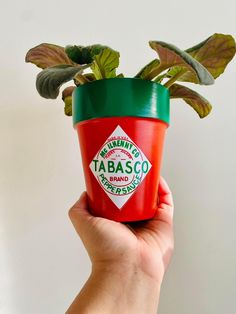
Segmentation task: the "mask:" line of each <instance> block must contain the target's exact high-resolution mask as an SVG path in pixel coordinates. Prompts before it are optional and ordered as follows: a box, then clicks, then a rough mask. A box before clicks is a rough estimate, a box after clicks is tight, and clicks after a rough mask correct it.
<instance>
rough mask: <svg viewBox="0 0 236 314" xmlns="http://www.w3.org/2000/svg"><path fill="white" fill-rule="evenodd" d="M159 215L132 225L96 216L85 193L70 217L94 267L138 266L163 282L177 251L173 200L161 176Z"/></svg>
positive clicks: (71, 210) (71, 211) (70, 212)
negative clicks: (89, 208) (174, 247)
mask: <svg viewBox="0 0 236 314" xmlns="http://www.w3.org/2000/svg"><path fill="white" fill-rule="evenodd" d="M158 195H159V204H158V208H157V213H156V216H155V217H154V218H153V219H152V220H149V221H142V222H134V223H130V224H124V223H119V222H115V221H111V220H108V219H105V218H100V217H94V216H92V215H91V214H90V213H89V212H88V204H87V195H86V193H85V192H84V193H83V194H82V195H81V197H80V199H79V201H78V202H76V203H75V205H74V206H73V207H72V208H71V209H70V211H69V216H70V219H71V221H72V223H73V225H74V227H75V229H76V231H77V233H78V234H79V236H80V238H81V240H82V241H83V243H84V245H85V248H86V250H87V252H88V254H89V256H90V259H91V262H92V265H93V267H95V268H96V267H102V266H108V265H109V267H113V266H114V267H120V268H123V267H125V268H127V267H132V266H134V267H136V268H137V269H138V270H140V271H142V272H143V273H145V274H147V275H148V276H150V277H152V278H154V279H155V280H157V281H158V282H161V281H162V278H163V275H164V273H165V270H166V268H167V265H168V263H169V260H170V257H171V253H172V250H173V245H174V241H173V209H174V206H173V200H172V194H171V191H170V189H169V187H168V185H167V183H166V182H165V180H164V179H163V178H162V177H161V178H160V183H159V190H158Z"/></svg>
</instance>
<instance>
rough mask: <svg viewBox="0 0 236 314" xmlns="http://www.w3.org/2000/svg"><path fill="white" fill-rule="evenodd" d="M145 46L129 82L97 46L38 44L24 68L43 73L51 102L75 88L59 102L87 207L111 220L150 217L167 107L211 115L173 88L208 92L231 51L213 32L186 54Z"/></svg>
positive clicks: (39, 83) (42, 88) (192, 95)
mask: <svg viewBox="0 0 236 314" xmlns="http://www.w3.org/2000/svg"><path fill="white" fill-rule="evenodd" d="M149 45H150V47H151V48H152V49H153V50H154V51H155V52H156V53H157V55H158V56H157V58H155V59H153V60H152V61H151V62H150V63H148V64H147V65H146V66H144V67H143V68H142V69H141V70H140V71H139V72H138V73H137V74H136V75H135V76H134V77H132V78H131V77H125V76H124V74H122V73H119V74H117V72H116V71H117V68H118V66H119V57H120V54H119V52H117V51H115V50H113V49H111V48H110V47H107V46H103V45H99V44H95V45H91V46H76V45H75V46H70V45H69V46H66V47H65V48H64V47H61V46H58V45H52V44H47V43H44V44H40V45H38V46H36V47H34V48H32V49H30V50H29V51H28V53H27V54H26V62H31V63H34V64H35V65H36V66H38V67H40V68H42V69H43V70H42V71H41V72H40V73H39V74H38V75H37V79H36V88H37V90H38V92H39V94H40V95H41V96H42V97H44V98H50V99H55V98H57V96H58V95H59V89H60V87H61V85H62V84H63V83H66V82H68V81H70V80H73V81H74V86H70V87H66V88H65V89H64V91H63V92H62V99H63V101H64V104H65V106H64V112H65V114H66V115H67V116H71V115H73V125H74V128H75V129H76V130H77V132H78V136H79V142H80V148H81V154H82V161H83V168H84V175H85V182H86V188H87V193H88V201H89V206H90V209H91V212H92V213H93V214H94V215H97V216H101V217H105V218H109V219H113V220H116V221H126V222H128V221H135V220H145V219H150V218H152V217H153V216H154V215H155V212H156V204H157V188H158V183H159V176H160V165H161V158H162V149H163V142H164V136H165V131H166V129H167V127H168V125H169V100H170V99H174V98H182V99H183V100H184V101H185V102H186V103H187V104H188V105H190V106H191V107H192V108H193V109H194V110H195V111H196V112H197V113H198V115H199V117H200V118H204V117H206V116H207V115H208V114H209V113H210V111H211V109H212V106H211V104H210V103H209V101H208V100H207V99H206V98H204V97H203V96H201V95H200V94H199V93H197V92H196V91H194V90H192V89H190V88H189V87H187V86H185V85H182V84H179V83H176V81H180V82H184V83H185V82H188V83H192V84H200V85H211V84H213V83H214V80H215V79H216V78H217V77H219V76H220V75H221V74H222V73H223V72H224V70H225V68H226V66H227V64H228V63H229V62H230V61H231V60H232V58H233V57H234V55H235V51H236V47H235V41H234V39H233V37H232V36H231V35H225V34H218V33H217V34H213V35H212V36H210V37H209V38H207V39H206V40H204V41H203V42H201V43H200V44H198V45H196V46H194V47H192V48H189V49H187V50H181V49H179V48H177V47H176V46H174V45H171V44H168V43H166V42H161V41H149Z"/></svg>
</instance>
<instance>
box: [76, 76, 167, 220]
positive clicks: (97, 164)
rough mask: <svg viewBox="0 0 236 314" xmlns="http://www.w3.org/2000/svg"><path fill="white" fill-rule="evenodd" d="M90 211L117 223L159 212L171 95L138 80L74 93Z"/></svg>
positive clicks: (119, 80) (88, 86)
mask: <svg viewBox="0 0 236 314" xmlns="http://www.w3.org/2000/svg"><path fill="white" fill-rule="evenodd" d="M73 124H74V128H75V129H76V130H77V132H78V137H79V143H80V150H81V155H82V162H83V170H84V176H85V183H86V189H87V194H88V202H89V208H90V211H91V213H92V214H93V215H95V216H100V217H105V218H108V219H112V220H115V221H121V222H122V221H123V222H130V221H138V220H146V219H150V218H152V217H153V216H154V215H155V213H156V209H157V201H158V184H159V177H160V167H161V159H162V150H163V143H164V136H165V132H166V129H167V127H168V125H169V91H168V89H166V88H165V87H164V86H162V85H160V84H157V83H155V82H151V81H147V80H141V79H136V78H113V79H103V80H98V81H93V82H90V83H87V84H84V85H82V86H79V87H77V88H75V90H74V92H73Z"/></svg>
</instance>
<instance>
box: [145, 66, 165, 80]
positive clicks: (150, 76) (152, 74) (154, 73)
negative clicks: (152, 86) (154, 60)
mask: <svg viewBox="0 0 236 314" xmlns="http://www.w3.org/2000/svg"><path fill="white" fill-rule="evenodd" d="M164 70H166V67H164V66H162V65H161V64H160V65H159V66H158V67H157V68H155V69H153V70H152V71H151V72H149V73H148V74H147V75H146V76H145V77H143V79H144V80H152V79H153V78H155V77H156V76H157V75H159V74H160V73H161V72H163V71H164Z"/></svg>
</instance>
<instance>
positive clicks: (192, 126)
mask: <svg viewBox="0 0 236 314" xmlns="http://www.w3.org/2000/svg"><path fill="white" fill-rule="evenodd" d="M3 6H4V7H3ZM0 32H1V36H0V38H1V49H0V60H1V68H0V69H1V70H0V76H1V102H0V103H1V105H0V145H1V146H0V232H1V237H0V249H1V251H0V290H1V293H0V313H1V314H42V313H43V314H54V313H64V312H65V310H66V308H67V307H68V306H69V304H70V302H71V301H72V299H73V298H74V296H75V295H76V294H77V292H78V291H79V289H80V288H81V286H82V285H83V283H84V281H85V280H86V278H87V276H88V274H89V271H90V264H89V260H88V257H87V255H86V252H85V250H84V248H83V246H82V244H81V242H80V240H79V239H78V237H77V235H76V234H75V232H74V230H73V228H72V225H71V223H70V221H69V219H68V216H67V211H68V209H69V208H70V206H71V205H72V204H73V203H74V202H75V201H76V200H77V198H78V197H79V195H80V193H81V192H82V191H83V190H84V182H83V176H82V168H81V159H80V153H79V147H78V143H77V137H76V133H75V131H74V130H73V128H72V123H71V119H70V118H68V117H65V116H64V113H63V103H62V101H61V100H60V99H58V100H56V101H51V100H45V99H42V98H41V97H40V96H39V95H38V94H37V92H36V89H35V76H36V74H37V73H38V71H39V69H37V68H36V67H35V66H33V65H31V64H25V63H24V56H25V53H26V51H27V50H28V49H29V48H31V47H33V46H35V45H37V44H39V43H41V42H51V43H56V44H60V45H66V44H70V43H73V44H82V45H87V44H93V43H103V44H107V45H110V46H112V47H113V48H114V49H117V50H119V51H120V53H121V66H120V69H121V70H122V71H123V72H124V73H125V74H126V76H133V75H134V74H136V72H137V71H138V70H139V68H140V67H141V66H142V65H144V64H146V63H147V62H148V61H149V60H151V58H153V57H154V55H155V54H154V52H153V51H152V50H151V49H150V48H149V47H148V40H150V39H154V40H155V39H156V40H165V41H169V42H173V43H175V44H176V45H178V46H180V47H182V48H186V47H189V46H192V45H194V44H195V43H198V42H200V41H201V40H203V39H205V38H207V37H208V36H209V35H211V34H213V33H214V32H222V33H231V34H233V35H234V36H235V35H236V27H235V2H234V1H233V0H232V1H230V0H225V1H224V2H217V1H213V0H210V1H203V0H201V1H198V2H196V1H194V2H193V1H192V2H191V1H187V0H184V1H178V2H177V1H172V0H170V1H168V2H165V1H162V2H160V1H159V2H158V1H154V0H150V1H134V0H132V1H127V2H126V1H119V2H118V1H108V0H100V1H90V2H86V1H80V0H77V1H74V0H72V1H70V2H68V3H67V2H66V1H60V0H58V1H56V0H53V1H44V0H42V1H40V2H38V1H37V2H36V1H26V0H21V1H15V2H13V1H8V2H4V3H3V1H1V19H0ZM235 65H236V61H234V62H232V63H231V64H230V66H229V67H228V69H227V71H226V73H225V74H224V75H223V76H222V77H220V78H219V79H218V80H217V81H216V84H215V85H214V86H211V87H201V88H198V90H199V91H202V93H203V94H204V95H205V96H206V97H207V98H208V99H209V100H211V101H212V103H213V106H214V109H213V112H212V114H211V115H210V116H209V117H208V118H206V119H204V120H200V119H199V118H198V116H197V115H196V114H195V113H194V112H193V111H192V109H191V108H189V107H188V106H187V105H185V104H184V103H183V102H181V101H173V102H172V105H171V126H170V128H169V130H168V135H167V140H166V145H165V152H164V162H163V167H162V174H163V176H164V177H165V178H166V180H167V181H168V182H169V185H170V186H171V189H172V191H173V195H174V201H175V238H176V241H175V242H176V246H175V253H174V257H173V260H172V263H171V265H170V268H169V271H168V273H167V275H166V278H165V282H164V284H163V289H162V294H161V301H160V308H159V313H160V314H167V313H168V314H170V313H173V314H189V313H191V314H199V313H201V314H222V313H227V314H233V313H235V291H236V271H235V265H236V246H235V238H236V228H235V221H236V205H235V199H234V197H235V186H236V185H235V175H236V167H235V161H236V149H235V136H236V123H235V119H236V106H235V81H236V72H235Z"/></svg>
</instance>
